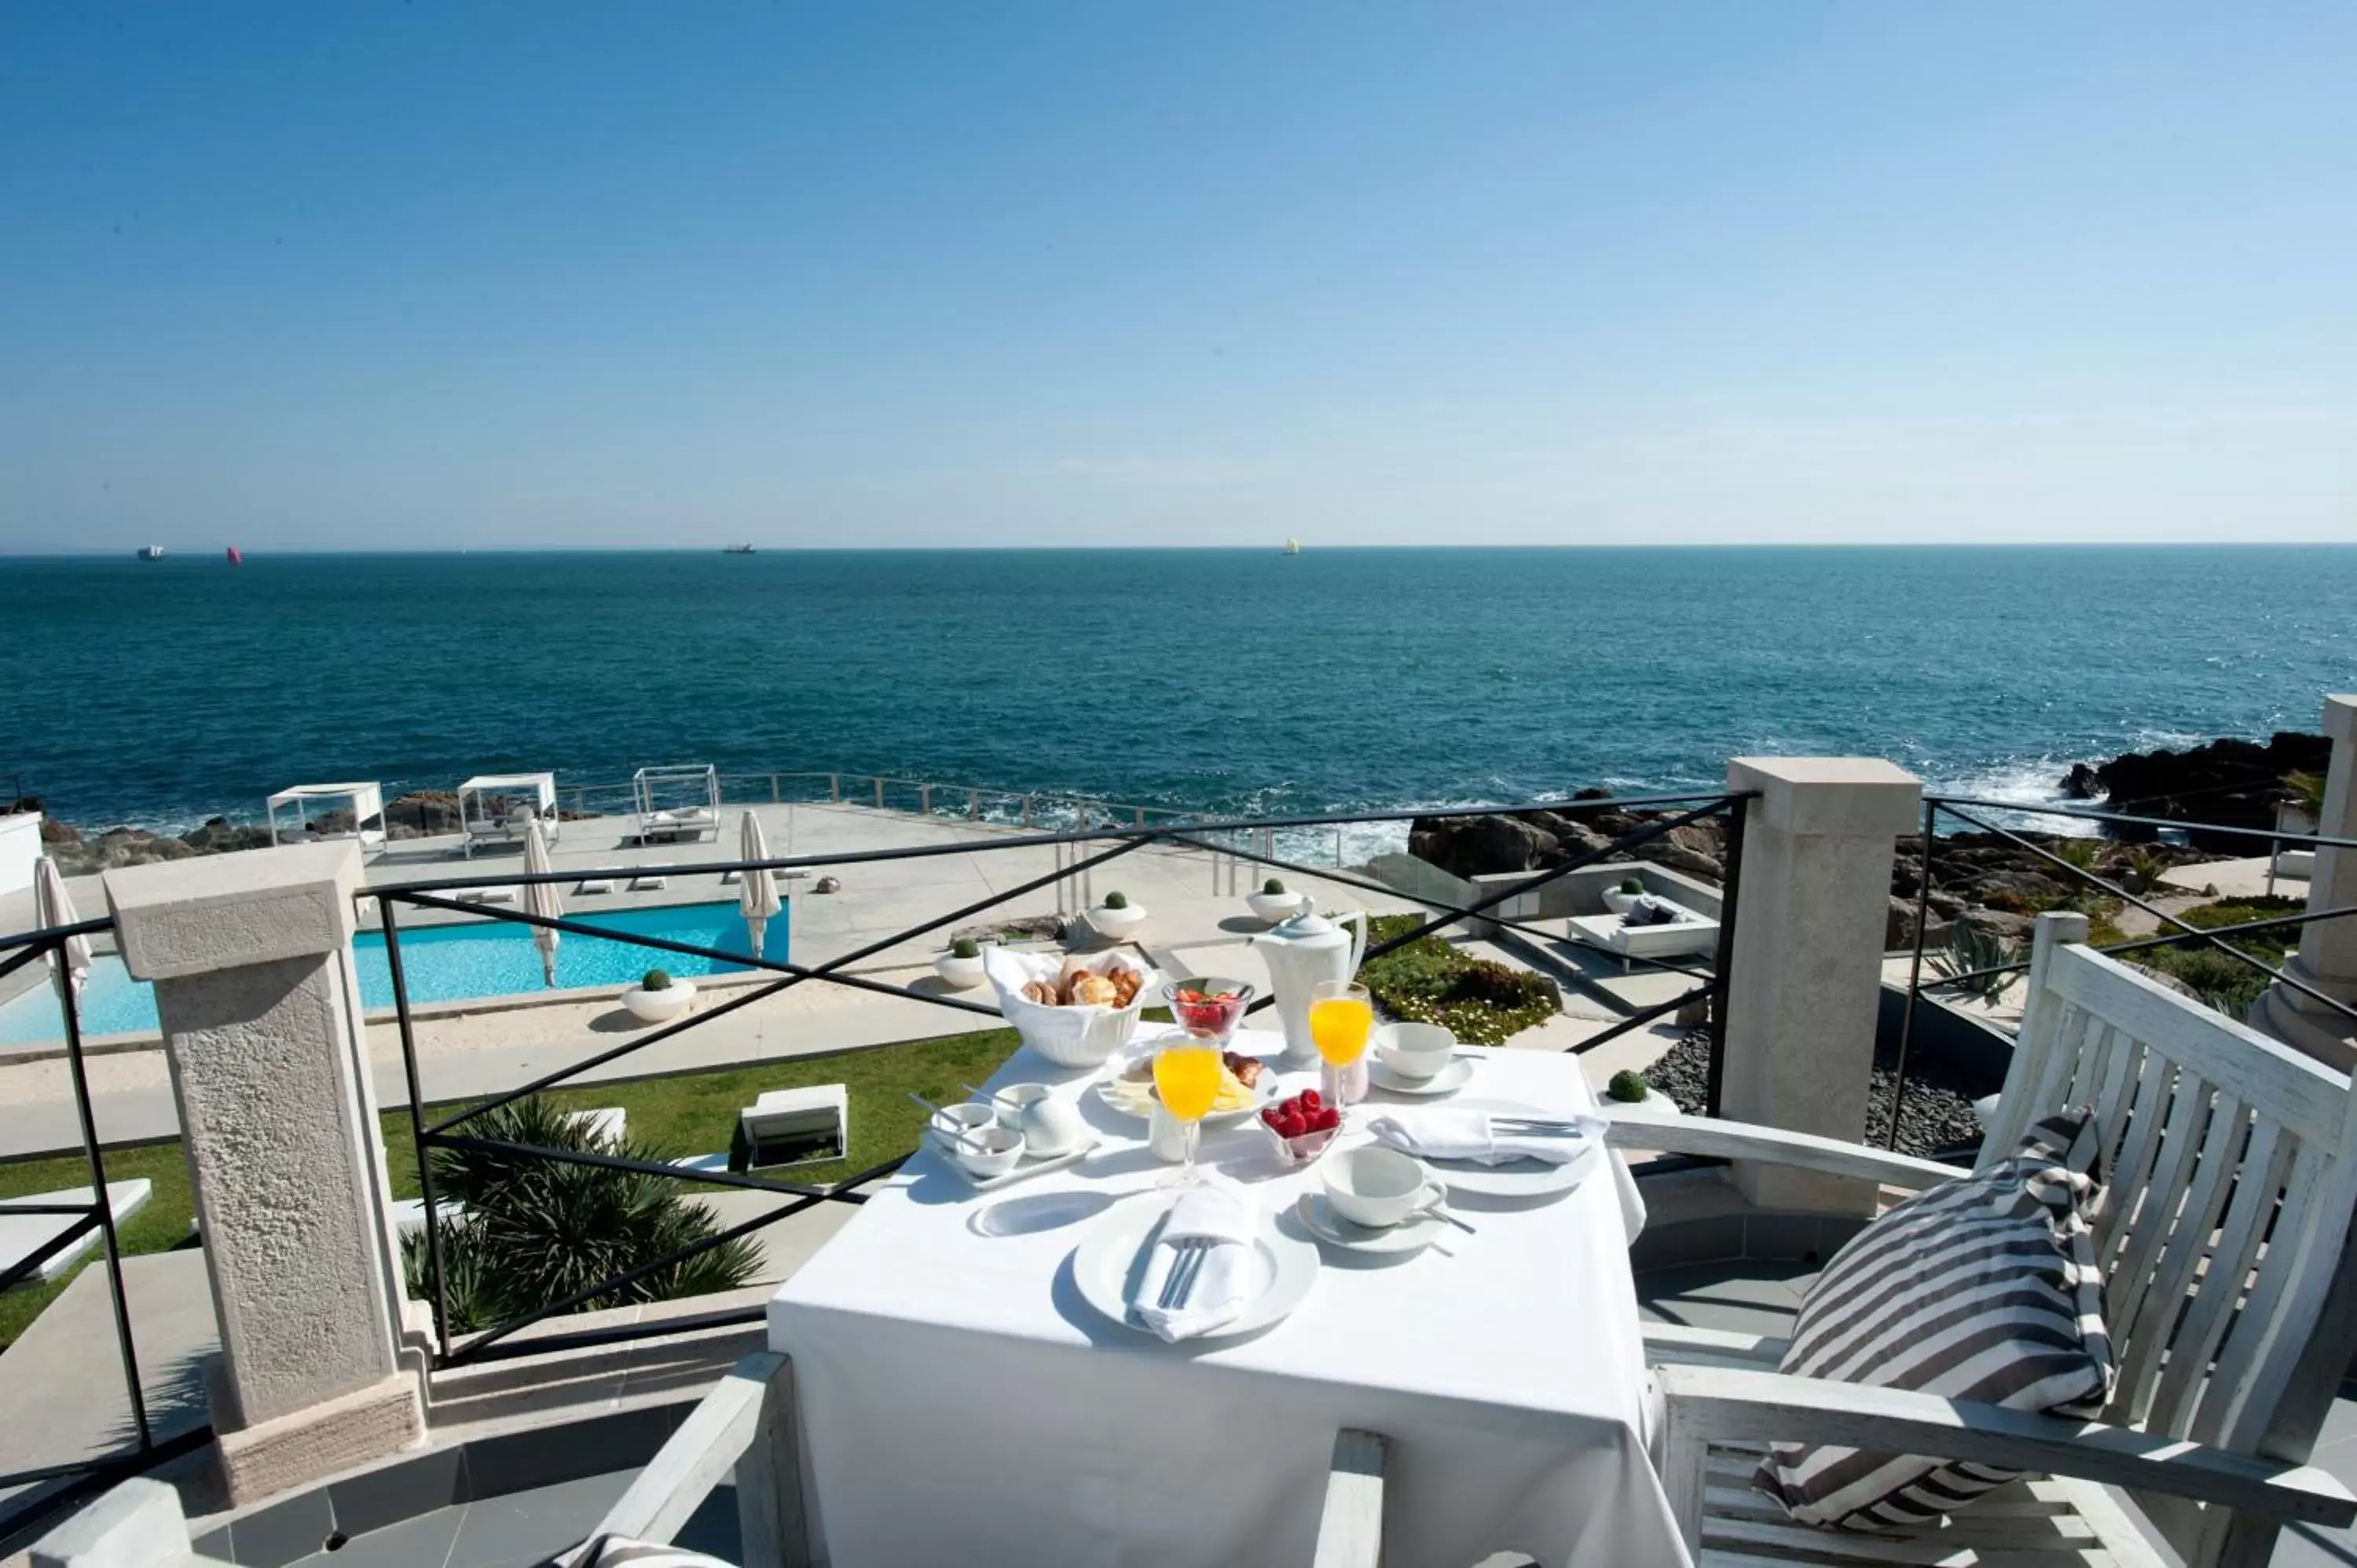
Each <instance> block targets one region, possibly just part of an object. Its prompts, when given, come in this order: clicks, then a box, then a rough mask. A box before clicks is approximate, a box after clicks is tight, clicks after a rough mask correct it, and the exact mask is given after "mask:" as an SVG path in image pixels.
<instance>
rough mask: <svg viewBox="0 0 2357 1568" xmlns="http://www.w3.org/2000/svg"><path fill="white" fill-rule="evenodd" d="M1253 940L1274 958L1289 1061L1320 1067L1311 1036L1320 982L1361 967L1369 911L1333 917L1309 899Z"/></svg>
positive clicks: (1273, 978)
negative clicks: (1312, 1006)
mask: <svg viewBox="0 0 2357 1568" xmlns="http://www.w3.org/2000/svg"><path fill="white" fill-rule="evenodd" d="M1346 928H1348V929H1346ZM1252 942H1253V945H1254V946H1255V947H1257V948H1259V949H1260V953H1261V956H1262V957H1263V958H1265V959H1266V960H1267V961H1268V978H1269V981H1270V983H1272V985H1273V986H1274V987H1275V993H1276V1012H1277V1016H1279V1017H1280V1018H1282V1019H1284V1021H1285V1065H1286V1067H1288V1068H1305V1067H1315V1066H1317V1065H1318V1047H1317V1045H1316V1044H1315V1043H1314V1042H1313V1041H1312V1040H1311V1039H1310V1037H1309V1004H1310V1002H1311V1000H1312V999H1313V998H1314V997H1315V996H1316V995H1317V993H1318V987H1319V986H1320V985H1324V984H1327V983H1341V982H1344V981H1347V980H1349V979H1350V978H1351V976H1352V975H1355V974H1357V973H1358V972H1359V961H1360V960H1361V959H1362V958H1364V957H1365V956H1366V952H1367V912H1366V911H1365V910H1364V909H1352V910H1351V911H1350V912H1349V913H1348V914H1343V915H1337V916H1335V917H1334V918H1332V919H1330V920H1329V919H1328V918H1326V917H1325V916H1323V915H1321V914H1319V913H1318V907H1317V905H1316V904H1314V903H1310V902H1308V901H1304V903H1303V904H1302V906H1301V910H1300V912H1299V913H1298V914H1297V915H1295V916H1294V917H1293V918H1291V919H1288V920H1283V921H1280V922H1278V923H1277V925H1276V926H1275V928H1273V929H1270V930H1267V931H1265V932H1264V933H1262V934H1261V935H1259V936H1257V937H1254V938H1253V939H1252Z"/></svg>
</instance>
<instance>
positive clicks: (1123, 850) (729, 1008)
mask: <svg viewBox="0 0 2357 1568" xmlns="http://www.w3.org/2000/svg"><path fill="white" fill-rule="evenodd" d="M1157 836H1158V834H1157V833H1154V832H1147V833H1146V834H1143V835H1133V837H1132V839H1131V841H1130V842H1127V843H1121V844H1118V845H1116V846H1115V847H1114V848H1112V849H1110V850H1107V851H1105V852H1104V853H1103V854H1098V855H1092V856H1091V857H1090V858H1089V859H1087V860H1084V861H1082V862H1080V863H1079V864H1078V865H1072V866H1068V867H1064V868H1062V869H1060V870H1057V871H1052V872H1049V874H1048V875H1044V876H1035V877H1033V878H1031V879H1030V880H1029V881H1028V882H1022V883H1018V884H1017V885H1016V886H1013V887H1009V888H1007V889H1006V890H1005V891H1004V892H1000V893H994V894H992V895H991V896H990V897H987V898H984V899H979V900H977V901H976V902H974V903H972V904H969V905H967V906H966V907H965V908H962V909H952V911H950V913H948V914H946V915H943V916H941V917H940V918H936V919H931V920H927V921H925V922H924V923H922V924H921V925H916V926H911V927H909V929H906V930H903V931H897V932H895V933H893V934H892V935H891V936H888V937H885V938H883V939H881V940H877V941H874V942H870V943H869V944H868V945H867V946H866V947H864V948H855V949H854V950H851V951H850V952H847V953H844V954H842V955H840V956H839V957H836V958H832V959H829V960H828V961H826V962H824V963H823V964H820V965H818V966H817V967H816V968H814V969H811V970H809V971H807V972H803V973H800V974H791V973H790V974H787V975H785V976H784V977H783V978H781V979H779V980H775V981H772V982H771V983H769V984H767V985H762V986H757V987H755V988H754V989H752V990H750V991H748V992H746V993H744V994H743V995H741V996H735V997H731V998H730V999H729V1000H728V1001H726V1002H724V1003H721V1004H719V1005H717V1006H715V1007H708V1008H705V1010H704V1011H703V1012H701V1013H698V1014H696V1015H694V1016H692V1017H687V1018H683V1019H681V1020H680V1021H679V1022H678V1023H676V1024H666V1025H664V1026H662V1028H660V1029H657V1030H655V1031H654V1032H653V1033H652V1034H649V1035H643V1036H640V1037H639V1038H637V1039H635V1040H628V1041H625V1042H624V1043H622V1044H621V1045H619V1046H616V1047H613V1048H612V1049H610V1050H605V1051H600V1052H598V1053H597V1054H596V1055H595V1056H591V1057H588V1058H585V1059H583V1060H581V1061H577V1062H575V1063H573V1064H572V1065H571V1066H569V1067H565V1068H560V1069H557V1070H556V1071H554V1072H551V1073H546V1074H544V1075H543V1076H541V1077H540V1078H537V1079H533V1081H531V1082H530V1083H527V1084H525V1085H524V1086H523V1087H522V1088H521V1089H514V1090H509V1091H508V1092H507V1093H505V1094H501V1095H498V1096H496V1097H494V1098H492V1099H490V1100H487V1101H483V1102H482V1103H481V1104H479V1105H476V1106H473V1107H470V1108H469V1109H468V1110H466V1111H464V1112H460V1113H459V1114H457V1115H456V1116H453V1117H451V1118H449V1119H448V1120H447V1121H445V1122H439V1123H437V1124H436V1125H435V1126H434V1127H432V1128H430V1129H428V1131H430V1132H435V1133H443V1132H447V1131H448V1130H449V1129H450V1128H452V1127H455V1126H457V1125H458V1124H459V1123H460V1122H465V1121H468V1120H469V1119H471V1118H473V1117H476V1116H479V1115H481V1114H483V1112H487V1111H495V1110H497V1109H499V1108H500V1106H502V1105H507V1104H511V1103H512V1102H514V1101H518V1100H522V1099H523V1098H524V1097H525V1096H527V1095H532V1094H537V1093H539V1092H540V1091H541V1090H544V1089H548V1088H552V1087H554V1085H556V1084H559V1083H563V1082H564V1081H565V1079H569V1078H575V1077H577V1076H579V1075H580V1074H582V1073H585V1072H587V1071H589V1070H590V1069H593V1068H598V1067H603V1066H604V1065H605V1064H606V1063H608V1062H610V1061H617V1060H619V1059H620V1058H623V1057H626V1056H629V1055H630V1054H631V1053H632V1052H634V1051H640V1050H644V1049H645V1048H646V1047H649V1046H652V1045H657V1044H660V1043H661V1042H662V1041H664V1040H667V1039H669V1038H671V1037H672V1036H673V1035H677V1034H680V1033H682V1032H683V1031H684V1030H688V1029H692V1028H694V1027H695V1026H698V1025H699V1024H708V1023H710V1022H711V1021H712V1020H713V1019H715V1018H718V1017H723V1016H725V1015H727V1014H730V1013H734V1012H736V1011H737V1009H739V1008H741V1007H749V1006H751V1005H752V1004H754V1003H756V1002H759V1001H762V1000H765V999H766V998H768V997H771V996H775V995H777V994H779V993H780V992H783V991H788V990H791V988H792V987H794V986H797V985H800V984H802V982H803V981H805V980H826V981H831V982H834V983H840V984H852V983H854V982H855V981H856V983H857V988H859V989H874V988H877V987H881V989H883V990H884V991H886V992H888V993H891V994H893V995H904V996H910V997H914V998H916V999H917V1000H919V1001H923V1002H931V1003H936V1004H945V1005H952V1006H955V1007H958V1008H960V1009H976V1010H980V1011H983V1012H989V1011H990V1009H987V1008H979V1006H978V1004H974V1003H966V1002H952V999H951V998H948V997H944V996H931V995H927V994H926V993H922V992H918V991H903V990H901V989H900V988H899V987H898V986H889V985H884V984H883V983H882V982H880V981H866V980H859V979H858V977H856V976H849V975H843V974H839V973H837V971H839V970H841V969H844V968H846V967H848V966H849V965H851V964H855V963H857V962H859V961H861V960H862V959H867V958H873V957H875V956H876V955H877V953H879V952H883V951H885V950H888V949H890V948H896V947H899V945H900V944H901V943H903V942H907V941H911V940H915V939H916V938H918V937H921V936H923V935H925V934H926V933H927V932H929V931H936V930H939V929H941V928H942V927H943V926H950V925H955V924H956V923H957V922H958V921H960V920H963V919H964V918H967V917H969V916H972V915H978V914H980V913H982V912H983V911H984V910H985V909H989V908H995V907H996V906H997V905H1000V904H1004V903H1006V902H1007V901H1008V900H1009V899H1013V898H1020V897H1023V896H1024V895H1025V894H1027V893H1036V892H1038V891H1039V889H1040V888H1042V887H1046V886H1049V885H1050V884H1052V883H1055V882H1058V881H1060V880H1061V879H1062V878H1064V877H1066V876H1069V875H1072V874H1073V873H1074V872H1077V871H1085V870H1089V869H1092V868H1093V867H1096V866H1099V865H1104V864H1105V863H1106V862H1107V861H1111V860H1118V859H1119V858H1120V857H1121V856H1123V855H1125V854H1130V853H1132V852H1133V851H1135V850H1139V849H1143V848H1145V847H1146V845H1147V844H1149V843H1153V842H1154V841H1155V839H1156V838H1157ZM376 897H377V898H378V901H379V903H380V905H382V903H383V901H384V900H385V899H388V898H392V897H404V898H407V899H409V900H411V901H415V898H416V896H415V895H395V894H393V893H392V892H390V891H387V892H384V893H382V894H379V895H377V896H376ZM462 908H463V907H462ZM468 912H469V913H472V912H473V911H472V910H469V911H468ZM493 918H498V919H515V918H518V916H517V914H516V913H514V912H511V911H509V910H504V909H503V910H500V911H499V912H498V913H497V914H496V915H495V916H493ZM592 934H594V935H596V936H598V937H601V938H604V939H605V940H609V941H615V940H619V941H626V942H631V943H634V944H636V943H643V942H645V941H647V940H648V939H645V938H640V937H633V936H630V935H627V934H618V933H616V932H613V931H604V930H601V931H594V932H593V933H592ZM723 956H725V957H727V958H728V959H729V960H730V961H741V955H738V954H733V953H732V954H726V955H723ZM404 1048H406V1047H404Z"/></svg>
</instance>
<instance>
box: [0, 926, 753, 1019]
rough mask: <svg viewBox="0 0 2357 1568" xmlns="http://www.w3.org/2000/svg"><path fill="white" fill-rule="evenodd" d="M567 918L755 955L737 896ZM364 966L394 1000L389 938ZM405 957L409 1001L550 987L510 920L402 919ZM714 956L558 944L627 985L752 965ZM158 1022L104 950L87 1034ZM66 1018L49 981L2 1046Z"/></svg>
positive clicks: (368, 943) (564, 970)
mask: <svg viewBox="0 0 2357 1568" xmlns="http://www.w3.org/2000/svg"><path fill="white" fill-rule="evenodd" d="M565 914H566V916H567V917H568V918H573V919H576V920H580V921H583V922H584V923H586V924H588V925H593V926H599V927H603V928H604V929H608V930H610V931H618V932H620V933H623V934H624V935H627V936H634V937H661V938H662V939H663V940H667V941H674V942H692V943H694V944H695V945H696V946H698V947H708V948H717V949H719V950H722V951H724V952H741V953H746V954H748V955H749V954H750V953H751V951H752V944H751V940H750V939H749V938H748V935H747V932H746V930H745V918H744V916H742V915H741V914H739V913H737V906H736V904H735V903H733V902H731V903H725V904H672V905H666V906H663V907H662V908H647V909H615V910H611V911H603V912H600V913H597V914H577V913H576V912H575V911H573V910H571V909H567V910H566V911H565ZM787 924H788V922H787V919H786V917H785V915H784V914H783V913H780V914H779V915H778V916H777V917H776V918H772V919H771V920H770V924H769V927H768V929H767V930H766V931H765V933H764V940H763V941H762V944H761V945H762V951H763V952H764V954H765V955H766V956H768V957H770V958H775V959H782V958H784V957H785V956H786V928H787ZM352 950H353V954H354V957H355V959H356V960H357V961H358V962H359V965H360V972H361V1004H362V1005H364V1006H368V1007H390V1006H392V1005H393V972H392V970H391V969H390V968H388V967H387V965H386V963H385V961H384V938H383V937H382V935H380V934H379V933H377V932H374V931H362V932H361V933H360V934H359V935H358V936H356V937H354V938H353V939H352ZM401 966H402V972H403V975H404V978H405V979H406V980H407V981H408V983H409V999H410V1000H411V1001H412V1002H459V1001H464V1000H465V999H467V998H468V997H471V996H509V995H513V994H516V993H531V992H538V991H542V990H544V989H546V988H545V987H544V985H543V983H542V980H541V972H540V950H539V949H538V948H536V947H534V946H533V942H532V928H531V927H529V926H521V925H517V924H516V923H514V922H513V921H511V920H482V921H472V920H470V921H466V922H463V923H460V924H457V925H447V926H404V928H403V929H402V933H401ZM748 967H749V966H748V965H746V964H741V963H727V962H723V961H719V960H716V959H703V958H690V957H688V956H687V955H686V954H684V953H667V952H661V951H658V950H655V949H652V948H642V947H638V946H635V945H633V944H631V943H629V942H609V941H603V940H599V939H598V938H596V937H584V936H578V935H576V934H574V933H572V932H569V931H568V932H567V933H565V940H563V941H561V942H560V943H558V944H557V949H556V983H557V984H558V985H559V986H575V985H627V984H629V983H630V982H632V981H634V980H636V979H638V978H639V976H640V975H642V974H644V973H645V972H647V971H649V970H651V969H665V970H669V971H670V972H672V973H673V974H677V975H688V976H694V975H705V974H726V973H729V972H738V971H742V970H744V969H747V968H748ZM155 1028H156V993H155V989H154V988H153V987H152V986H150V985H148V984H147V983H145V982H144V981H137V980H134V979H132V978H131V975H130V972H128V971H126V970H125V969H124V967H123V961H122V960H121V959H118V958H112V957H107V956H103V955H102V956H101V957H99V958H96V959H93V960H92V961H91V966H90V978H89V979H88V980H87V981H85V982H84V983H83V984H82V992H81V1032H82V1033H83V1035H85V1036H92V1035H122V1034H133V1033H137V1032H141V1031H152V1030H154V1029H155ZM64 1036H65V1022H64V1020H63V1018H62V1017H61V1016H60V1015H59V1012H58V999H57V993H55V992H54V991H53V990H52V989H51V988H50V987H48V986H46V985H43V986H39V987H37V988H36V989H34V990H32V991H28V992H27V993H25V994H24V995H22V996H19V997H16V999H15V1000H13V1001H11V1002H8V1003H5V1004H0V1046H21V1045H31V1044H35V1043H37V1042H39V1041H44V1040H57V1039H62V1038H64Z"/></svg>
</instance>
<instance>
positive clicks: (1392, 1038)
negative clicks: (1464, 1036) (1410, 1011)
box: [1375, 1024, 1457, 1080]
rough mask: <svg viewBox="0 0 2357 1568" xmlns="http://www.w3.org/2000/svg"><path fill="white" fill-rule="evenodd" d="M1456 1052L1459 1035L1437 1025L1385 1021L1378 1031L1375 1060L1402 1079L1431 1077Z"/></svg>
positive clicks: (1445, 1064) (1443, 1066) (1444, 1065)
mask: <svg viewBox="0 0 2357 1568" xmlns="http://www.w3.org/2000/svg"><path fill="white" fill-rule="evenodd" d="M1456 1054H1457V1036H1455V1035H1452V1034H1450V1033H1449V1032H1448V1030H1447V1029H1445V1028H1443V1027H1442V1026H1439V1025H1438V1024H1385V1025H1384V1026H1383V1027H1382V1028H1380V1029H1377V1030H1376V1031H1375V1059H1376V1060H1377V1061H1380V1062H1382V1063H1383V1065H1384V1066H1385V1067H1387V1068H1389V1069H1392V1071H1394V1072H1395V1073H1397V1074H1399V1075H1400V1076H1401V1077H1402V1078H1410V1079H1418V1080H1421V1079H1427V1078H1430V1077H1432V1076H1433V1075H1434V1074H1436V1073H1437V1072H1439V1071H1440V1069H1442V1068H1445V1067H1447V1066H1448V1061H1449V1058H1451V1057H1454V1056H1455V1055H1456Z"/></svg>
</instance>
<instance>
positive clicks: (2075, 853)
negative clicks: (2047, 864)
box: [2052, 839, 2104, 871]
mask: <svg viewBox="0 0 2357 1568" xmlns="http://www.w3.org/2000/svg"><path fill="white" fill-rule="evenodd" d="M2052 848H2053V851H2054V858H2055V859H2057V860H2059V861H2061V862H2062V864H2064V865H2068V866H2069V867H2071V869H2072V870H2073V871H2093V870H2094V869H2095V862H2096V861H2097V860H2099V859H2101V858H2102V857H2103V854H2104V841H2103V840H2101V839H2056V840H2055V841H2054V843H2053V845H2052Z"/></svg>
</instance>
